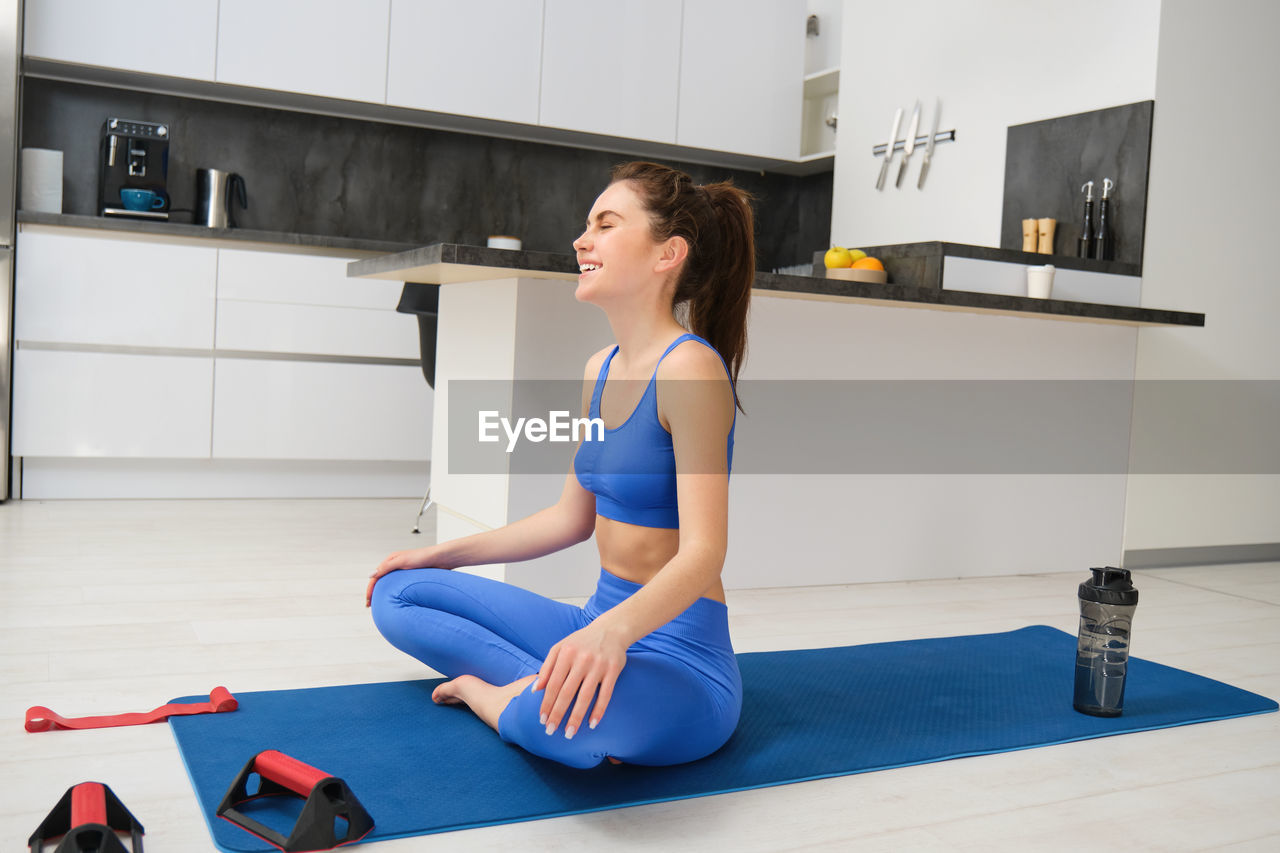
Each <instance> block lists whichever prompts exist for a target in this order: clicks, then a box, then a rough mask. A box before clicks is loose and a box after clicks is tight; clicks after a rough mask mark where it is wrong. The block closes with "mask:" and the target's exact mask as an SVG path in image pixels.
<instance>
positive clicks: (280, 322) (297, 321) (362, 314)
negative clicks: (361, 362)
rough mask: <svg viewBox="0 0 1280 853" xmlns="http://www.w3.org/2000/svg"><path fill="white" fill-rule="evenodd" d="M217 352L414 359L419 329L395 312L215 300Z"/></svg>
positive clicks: (407, 317) (411, 319) (404, 316)
mask: <svg viewBox="0 0 1280 853" xmlns="http://www.w3.org/2000/svg"><path fill="white" fill-rule="evenodd" d="M217 348H218V349H219V350H240V351H248V352H273V353H295V354H299V355H335V356H354V357H361V358H402V359H416V358H418V356H419V345H418V324H417V321H416V320H415V318H414V317H413V316H412V315H408V314H397V313H395V312H394V311H375V310H372V309H369V308H330V307H328V306H324V305H287V304H281V303H274V302H239V301H236V300H230V299H228V300H223V299H219V300H218V340H217ZM419 378H421V374H419Z"/></svg>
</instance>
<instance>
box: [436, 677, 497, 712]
mask: <svg viewBox="0 0 1280 853" xmlns="http://www.w3.org/2000/svg"><path fill="white" fill-rule="evenodd" d="M467 680H471V681H480V679H478V678H476V677H475V676H474V675H459V676H458V677H457V678H455V679H453V680H451V681H446V682H445V683H444V684H441V685H439V686H438V687H436V689H435V690H433V691H432V692H431V701H432V702H435V703H436V704H437V705H462V704H464V702H463V699H462V693H463V689H464V686H463V682H465V681H467ZM480 683H481V684H483V683H484V682H483V681H481V682H480Z"/></svg>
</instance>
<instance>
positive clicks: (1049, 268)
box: [1027, 264, 1054, 299]
mask: <svg viewBox="0 0 1280 853" xmlns="http://www.w3.org/2000/svg"><path fill="white" fill-rule="evenodd" d="M1053 273H1054V269H1053V265H1052V264H1045V265H1044V266H1042V267H1027V296H1030V297H1031V298H1033V299H1048V298H1049V294H1051V293H1053Z"/></svg>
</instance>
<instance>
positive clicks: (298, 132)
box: [22, 78, 832, 270]
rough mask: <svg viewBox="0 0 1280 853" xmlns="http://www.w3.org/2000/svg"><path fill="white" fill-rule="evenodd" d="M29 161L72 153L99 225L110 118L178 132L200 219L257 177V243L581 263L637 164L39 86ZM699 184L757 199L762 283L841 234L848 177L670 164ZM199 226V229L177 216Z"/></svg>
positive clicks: (71, 172) (180, 199)
mask: <svg viewBox="0 0 1280 853" xmlns="http://www.w3.org/2000/svg"><path fill="white" fill-rule="evenodd" d="M22 109H23V114H22V145H23V146H30V147H36V148H54V149H58V150H61V151H62V152H64V155H63V163H64V166H63V168H64V178H63V182H64V184H63V185H64V190H63V212H65V213H77V214H84V215H94V214H96V213H97V209H96V194H97V181H98V140H99V138H100V137H101V133H102V125H103V122H104V121H105V120H106V119H107V117H108V116H116V117H119V118H126V119H139V120H143V121H163V122H168V123H169V125H170V127H171V133H172V136H171V139H172V142H171V144H170V149H169V182H168V185H169V194H170V198H171V201H172V207H173V208H174V209H175V210H183V209H186V210H190V209H191V208H192V207H193V205H194V201H195V199H194V196H195V172H196V169H200V168H216V169H224V170H227V171H231V172H238V173H239V174H241V175H243V176H244V179H245V183H246V185H247V187H248V195H249V207H248V209H247V210H245V211H237V213H236V219H237V223H238V224H239V225H240V226H241V227H244V228H255V229H263V230H268V231H281V232H291V233H301V234H318V235H324V236H334V237H353V238H363V239H372V240H388V241H393V242H402V243H411V244H416V245H422V244H427V243H434V242H454V243H469V244H476V245H484V243H485V240H486V238H487V237H488V235H490V234H510V235H513V236H517V237H520V238H521V239H522V240H523V241H524V247H525V248H526V249H530V250H534V251H546V252H569V251H571V249H570V243H571V242H572V240H573V239H574V238H575V237H576V236H577V235H578V234H579V233H580V232H581V230H582V222H583V220H584V219H585V217H586V214H587V211H588V210H589V209H590V207H591V204H592V202H593V201H594V200H595V197H596V195H598V194H599V192H600V191H601V190H602V189H603V188H604V185H605V183H606V182H607V180H608V174H609V169H610V167H611V166H613V165H614V164H615V163H618V162H621V161H624V160H627V159H632V158H630V157H628V156H626V155H622V154H616V153H610V152H604V151H589V150H584V149H579V148H569V147H564V146H557V145H546V144H540V143H533V142H519V141H514V140H509V139H497V138H493V137H487V136H476V135H471V134H463V133H453V132H447V131H439V130H428V129H424V128H418V127H406V126H403V125H395V124H385V123H381V122H373V121H362V120H357V119H349V118H336V117H332V116H323V115H313V114H308V113H301V112H291V111H288V110H279V109H267V108H261V107H251V106H244V105H240V104H229V103H223V102H219V101H207V100H201V99H193V98H182V97H175V96H171V95H158V94H150V93H146V92H135V91H127V90H122V89H112V88H106V87H100V86H89V85H83V84H75V83H66V82H60V81H51V80H43V79H36V78H27V79H26V80H25V81H24V84H23V102H22ZM668 162H669V163H670V165H673V166H678V167H680V168H683V169H685V170H686V171H687V172H689V174H690V175H692V176H693V178H694V180H695V181H696V182H698V183H706V182H710V181H719V180H724V179H726V178H731V179H732V180H733V181H734V183H736V184H737V185H738V186H740V187H742V188H744V189H746V190H747V191H749V192H751V193H752V194H754V195H755V196H756V217H757V255H758V257H757V261H758V267H759V268H760V269H764V270H769V269H773V268H776V267H780V266H787V265H791V264H800V263H807V262H808V260H809V259H810V257H811V256H812V254H813V252H814V250H815V249H817V248H822V247H825V246H826V244H827V241H828V238H829V234H830V230H831V202H832V175H831V173H830V172H827V173H823V174H818V175H812V176H807V177H794V176H790V175H777V174H768V173H761V172H748V171H741V170H734V169H722V168H716V167H710V166H701V165H696V164H688V163H679V162H671V161H668ZM173 220H174V221H176V222H189V221H191V220H190V214H189V213H175V214H174V215H173Z"/></svg>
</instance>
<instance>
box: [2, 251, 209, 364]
mask: <svg viewBox="0 0 1280 853" xmlns="http://www.w3.org/2000/svg"><path fill="white" fill-rule="evenodd" d="M216 271H217V250H216V249H212V248H208V249H206V248H201V247H193V246H178V245H172V244H164V243H145V242H139V241H128V240H111V239H100V238H97V237H82V236H78V235H67V234H52V233H46V232H40V231H26V230H24V231H23V232H22V233H20V234H19V235H18V247H17V254H16V266H15V275H14V280H15V290H16V292H15V296H14V300H15V303H14V338H15V339H17V340H19V341H42V342H47V343H78V344H107V345H120V346H149V347H180V348H185V349H191V348H197V349H209V348H212V347H213V319H214V289H215V282H216V275H217V272H216Z"/></svg>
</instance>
